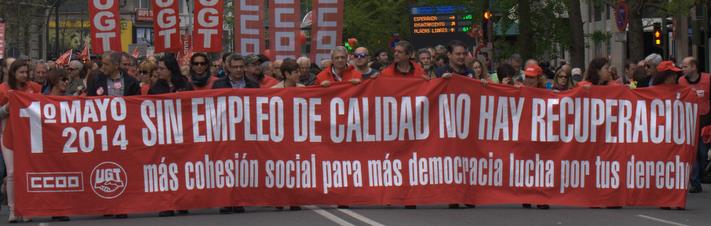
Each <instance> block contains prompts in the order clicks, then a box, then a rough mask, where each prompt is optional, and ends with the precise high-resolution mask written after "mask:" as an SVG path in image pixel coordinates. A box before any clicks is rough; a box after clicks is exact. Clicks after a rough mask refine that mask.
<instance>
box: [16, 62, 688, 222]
mask: <svg viewBox="0 0 711 226" xmlns="http://www.w3.org/2000/svg"><path fill="white" fill-rule="evenodd" d="M692 92H693V91H692V90H691V89H690V88H682V89H679V87H677V86H659V87H653V88H647V89H635V90H630V89H620V88H619V87H609V86H593V87H591V88H590V89H582V88H575V89H571V90H567V91H562V92H552V91H550V90H545V89H532V88H525V87H524V88H516V87H511V86H506V85H500V84H488V85H487V86H486V88H482V85H481V84H480V81H478V80H475V79H470V78H465V77H461V76H454V77H452V78H449V79H433V80H428V81H425V80H420V79H403V78H391V77H384V78H378V79H374V80H367V81H364V82H363V83H362V84H360V85H357V86H353V85H335V86H332V87H329V88H286V89H219V90H206V91H193V92H181V93H172V94H165V95H154V96H129V97H120V98H107V97H91V98H88V97H83V98H80V97H53V96H52V97H50V96H41V95H35V94H27V93H22V92H12V93H11V95H10V97H9V100H10V105H9V106H10V114H9V116H10V118H9V119H8V120H7V122H8V125H7V128H6V130H5V131H6V134H12V135H13V136H11V137H7V136H6V137H4V139H5V140H4V142H5V144H11V147H12V148H13V149H12V150H13V151H14V154H15V155H14V158H15V161H14V162H15V197H16V200H17V201H16V203H15V204H16V211H17V213H16V214H18V215H21V216H28V217H31V216H71V215H100V214H117V213H137V212H157V211H160V210H170V209H199V208H214V207H220V206H290V205H317V204H324V205H335V204H340V205H385V204H392V205H425V204H444V203H468V204H476V205H487V204H507V203H509V204H510V203H533V204H536V203H539V204H550V205H571V206H582V207H591V206H593V207H594V206H666V207H684V206H685V205H686V197H687V187H686V186H687V184H688V175H689V173H690V169H691V165H692V162H693V161H694V156H695V155H696V149H695V145H696V144H697V143H696V140H694V139H696V138H694V137H693V136H683V135H681V136H680V134H698V128H696V126H691V125H689V126H684V125H683V124H679V123H686V120H668V121H669V122H670V123H672V124H669V125H665V124H657V125H653V123H652V120H654V117H667V115H669V117H673V118H693V117H695V116H697V115H694V112H687V111H686V109H687V108H686V107H673V108H671V109H673V111H672V113H671V114H666V115H664V116H661V115H660V114H658V113H660V112H663V111H665V109H670V108H668V107H665V106H664V105H666V102H669V104H672V105H682V106H689V105H693V103H695V102H694V101H696V100H695V99H694V98H697V97H696V96H695V95H693V93H692ZM366 102H367V103H366ZM607 103H617V104H618V105H613V104H607ZM625 103H626V104H625ZM623 105H624V106H627V107H622V106H623ZM60 106H63V107H60ZM295 106H298V108H295ZM564 106H565V107H566V109H562V108H563V107H564ZM576 106H578V107H576ZM608 106H609V108H608ZM601 108H605V109H601ZM625 108H626V109H628V111H627V110H625V111H620V110H619V109H625ZM72 109H76V110H72ZM519 109H520V110H519ZM674 109H675V110H674ZM598 112H599V113H598ZM608 112H610V113H608ZM620 112H629V113H620ZM28 113H29V114H28ZM309 115H310V116H309ZM515 115H519V116H518V117H512V116H515ZM624 115H628V116H629V117H626V116H624ZM576 118H579V119H578V121H579V122H578V123H579V124H581V123H582V124H585V125H586V126H581V125H578V126H574V124H575V123H576V122H575V121H576ZM625 118H626V120H627V121H629V122H632V123H629V125H630V126H631V127H628V129H629V131H630V132H632V131H637V129H639V133H640V134H645V135H646V134H651V135H649V138H648V139H647V138H641V137H642V136H641V135H640V136H639V137H640V138H639V140H637V141H635V140H632V139H633V138H631V136H627V134H629V132H625V131H627V129H625V128H622V129H618V126H620V124H618V123H621V124H625V123H622V122H621V120H622V119H625ZM425 119H427V120H425ZM561 119H565V122H562V121H561ZM612 119H616V120H617V121H616V122H614V121H608V120H612ZM636 120H637V121H639V123H640V124H641V125H643V126H639V127H638V126H634V125H635V123H634V122H635V121H636ZM598 122H599V123H598ZM663 122H664V121H663ZM549 123H550V124H549ZM30 125H33V126H30ZM168 125H170V126H169V127H168ZM425 125H426V126H425ZM661 126H671V127H665V128H661ZM549 127H550V129H546V128H549ZM583 127H585V128H587V129H586V130H583ZM608 127H609V128H608ZM666 128H672V129H671V130H669V131H671V133H673V134H676V135H673V136H669V138H667V132H666V131H667V129H666ZM681 128H683V129H681ZM561 129H565V130H566V131H561ZM544 130H545V131H544ZM607 130H610V131H609V132H608V131H607ZM583 131H587V132H586V133H585V135H581V134H582V132H583ZM651 131H656V132H659V134H656V132H655V133H654V134H653V133H652V132H651ZM620 133H625V134H624V135H623V134H620ZM159 134H162V135H160V136H159ZM565 134H568V135H569V137H570V138H569V139H572V140H565V139H566V138H564V137H566V135H565ZM576 134H578V135H576ZM630 135H631V134H630ZM124 136H125V142H126V143H124V142H123V141H124V139H123V137H124ZM576 137H577V138H576ZM593 137H595V138H593ZM625 137H629V138H625ZM645 137H647V136H645ZM674 137H676V138H674ZM657 138H661V140H660V141H659V142H657V141H654V140H656V139H657ZM687 138H689V139H687ZM666 139H669V140H666ZM618 140H619V141H622V142H619V143H616V142H617V141H618ZM124 144H125V146H124ZM122 146H124V148H123V149H125V150H122ZM218 160H219V161H218ZM519 160H521V161H519ZM613 161H614V162H613ZM226 162H227V163H226ZM235 162H237V164H238V165H239V167H237V168H235ZM242 162H244V164H242ZM250 164H252V165H250ZM608 165H610V166H611V167H609V168H608V167H606V166H608ZM603 166H605V167H603ZM307 167H308V168H307ZM607 169H609V170H607ZM677 169H678V171H677ZM203 172H207V173H203ZM198 175H199V176H198ZM376 175H378V177H376ZM546 177H547V179H546ZM608 179H609V180H608ZM235 180H236V181H237V184H236V185H235ZM297 181H298V182H301V183H297ZM381 182H382V183H381ZM55 185H57V186H55ZM60 185H62V186H60ZM235 186H236V187H235Z"/></svg>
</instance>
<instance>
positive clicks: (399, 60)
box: [383, 40, 427, 78]
mask: <svg viewBox="0 0 711 226" xmlns="http://www.w3.org/2000/svg"><path fill="white" fill-rule="evenodd" d="M414 52H415V48H414V47H412V44H410V42H408V41H404V40H403V41H399V42H398V43H397V44H395V49H394V50H393V63H392V64H390V65H389V66H388V67H386V68H385V69H383V76H384V77H410V78H414V77H418V78H427V77H426V75H425V72H424V71H423V70H422V68H421V67H420V65H419V64H417V63H415V62H414V61H411V60H410V56H412V54H414Z"/></svg>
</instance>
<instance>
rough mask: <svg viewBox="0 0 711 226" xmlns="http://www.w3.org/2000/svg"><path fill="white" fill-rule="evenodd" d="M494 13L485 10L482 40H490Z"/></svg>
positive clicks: (482, 23)
mask: <svg viewBox="0 0 711 226" xmlns="http://www.w3.org/2000/svg"><path fill="white" fill-rule="evenodd" d="M493 16H494V15H493V14H492V13H491V11H489V10H484V14H482V20H481V31H482V33H481V34H482V36H483V37H482V40H484V42H489V23H490V21H491V17H493Z"/></svg>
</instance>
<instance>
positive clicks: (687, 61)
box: [679, 57, 711, 193]
mask: <svg viewBox="0 0 711 226" xmlns="http://www.w3.org/2000/svg"><path fill="white" fill-rule="evenodd" d="M697 65H698V61H697V60H696V58H694V57H687V58H684V60H683V61H682V63H681V68H682V70H683V72H684V76H681V77H679V85H682V86H691V87H692V89H694V91H695V92H696V94H697V95H698V96H699V98H701V101H700V102H699V114H700V115H701V118H700V120H699V122H700V124H699V131H701V128H704V127H706V126H711V112H709V103H710V102H711V93H709V92H710V91H711V75H709V73H701V72H699V70H698V67H697ZM698 140H699V145H698V146H697V155H696V162H695V163H694V167H693V170H692V173H691V178H690V179H691V187H689V192H690V193H698V192H701V191H702V190H703V189H702V188H701V177H703V172H704V170H706V161H707V159H708V149H709V146H708V145H709V144H706V143H704V141H703V139H701V135H699V138H698Z"/></svg>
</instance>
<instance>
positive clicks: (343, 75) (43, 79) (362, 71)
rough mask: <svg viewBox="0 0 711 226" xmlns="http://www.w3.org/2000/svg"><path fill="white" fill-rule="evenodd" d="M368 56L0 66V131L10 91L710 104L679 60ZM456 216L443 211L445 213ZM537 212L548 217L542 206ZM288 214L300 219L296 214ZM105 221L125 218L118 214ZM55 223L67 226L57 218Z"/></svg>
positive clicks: (446, 52) (463, 52)
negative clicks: (376, 93) (690, 93)
mask: <svg viewBox="0 0 711 226" xmlns="http://www.w3.org/2000/svg"><path fill="white" fill-rule="evenodd" d="M374 53H375V54H371V51H370V50H369V49H367V48H365V47H358V48H356V49H354V50H353V51H349V50H348V49H346V48H345V47H342V46H339V47H336V48H334V49H333V50H332V51H331V58H330V59H327V60H323V61H321V62H313V61H312V59H309V58H308V57H306V56H302V57H299V58H297V59H291V58H287V59H284V60H272V59H269V58H268V57H267V56H264V55H246V56H243V55H240V54H237V53H224V54H222V56H221V58H219V59H211V58H210V57H209V56H208V55H207V54H204V53H195V54H193V55H192V56H191V57H190V60H189V62H188V63H187V64H185V65H181V64H180V63H179V59H177V58H176V57H175V55H173V54H165V55H163V56H162V57H159V58H156V57H147V58H142V59H136V58H134V57H133V56H131V55H129V54H127V53H124V52H109V53H105V54H103V55H102V56H101V57H100V59H97V60H88V61H81V60H79V59H73V60H71V61H70V62H69V63H67V64H64V65H58V64H57V63H55V62H53V61H46V62H45V61H33V60H30V59H27V58H20V59H14V58H6V59H3V60H2V63H0V66H1V67H2V69H1V70H0V81H2V84H0V106H2V107H0V119H2V127H3V128H4V127H5V122H6V119H7V117H8V114H9V113H8V106H7V103H8V98H7V95H6V94H7V93H8V91H10V90H14V91H16V92H28V93H40V94H44V95H50V96H132V95H153V94H164V93H175V92H185V91H191V90H207V89H222V88H233V89H245V88H246V89H251V88H288V87H306V86H322V87H328V86H331V85H332V84H334V83H337V82H348V83H351V84H354V85H358V84H359V83H361V82H362V81H364V80H366V79H374V78H377V77H379V76H389V77H411V78H417V79H424V80H430V79H447V78H449V77H452V76H465V77H470V78H473V79H477V80H480V81H482V82H483V84H489V83H501V84H507V85H511V86H516V87H533V88H541V89H549V90H552V91H553V92H560V91H565V90H568V89H571V88H574V87H576V86H581V87H591V86H619V87H620V88H629V89H635V88H640V87H649V86H656V85H663V84H681V85H685V86H693V87H694V88H695V89H697V90H705V92H706V98H708V96H711V95H708V92H709V89H710V88H709V86H710V84H711V82H709V74H708V73H701V72H700V71H699V70H698V62H697V60H696V59H694V58H693V57H687V58H685V59H684V60H683V61H682V62H681V68H679V67H677V66H675V65H674V63H673V62H672V61H663V59H662V57H661V56H660V55H658V54H651V55H649V56H648V57H646V58H645V59H644V60H642V61H639V62H628V63H626V64H625V66H624V70H623V73H621V75H620V74H618V73H617V70H616V69H615V68H614V67H612V66H610V61H609V59H608V58H605V57H600V58H595V59H593V60H592V61H591V62H590V63H589V65H588V66H587V67H586V68H573V67H571V66H570V65H569V64H563V65H561V66H558V67H557V68H551V67H550V66H548V64H547V63H546V62H543V63H539V62H538V61H537V60H535V59H527V60H526V61H525V63H524V61H523V59H522V58H521V56H520V55H518V54H513V55H512V56H511V57H510V58H509V59H507V60H506V61H505V62H501V63H500V64H499V66H498V67H496V70H495V71H492V72H491V73H490V72H489V71H488V70H487V68H488V66H489V65H487V64H486V63H485V62H483V61H481V60H479V59H477V58H475V57H473V56H472V55H471V52H470V51H469V50H468V49H467V46H466V45H465V44H464V43H462V42H460V41H456V40H455V41H451V42H450V43H448V44H447V45H446V46H443V45H438V46H435V47H434V48H423V49H419V50H415V48H414V47H413V45H412V44H411V43H409V42H407V41H400V42H398V43H397V44H396V45H395V47H394V48H393V49H392V59H391V58H390V56H391V55H390V53H389V51H385V50H380V51H375V52H374ZM710 116H711V114H708V113H706V114H705V115H704V116H702V119H701V120H700V122H701V126H702V127H703V126H708V125H711V117H710ZM1 132H2V131H1V130H0V136H2V133H1ZM2 147H3V148H2V149H3V150H2V156H0V157H2V158H3V159H4V161H0V164H4V166H0V168H1V169H2V170H3V171H2V172H0V175H6V177H5V186H4V188H5V190H6V194H7V198H8V199H7V202H8V206H9V208H10V219H9V221H10V222H18V221H27V220H29V219H27V218H23V217H20V216H16V215H15V213H14V210H13V208H14V201H15V200H14V198H13V194H14V193H13V158H12V152H11V151H8V150H7V149H6V148H5V146H4V145H3V146H2ZM698 149H699V151H698V157H697V159H698V162H697V163H696V164H695V166H694V169H695V171H694V175H692V177H691V178H692V179H691V182H690V183H691V187H690V192H701V181H700V179H701V173H700V172H701V171H703V167H704V166H706V163H705V161H706V160H707V158H708V156H707V150H708V147H707V146H706V144H704V143H703V142H702V140H701V139H699V147H698ZM458 206H459V205H458V204H451V205H450V207H452V208H455V207H458ZM468 206H469V207H473V206H471V205H468ZM537 206H538V208H543V209H547V208H548V205H546V204H537ZM524 207H528V208H530V207H531V205H530V204H524ZM291 208H292V209H299V207H298V206H292V207H291ZM407 208H415V207H414V206H407ZM234 212H244V208H243V207H239V206H232V207H224V208H221V209H220V213H234ZM176 213H177V214H185V213H187V211H186V210H179V211H173V210H166V211H162V212H160V214H159V215H160V216H173V215H175V214H176ZM113 216H115V217H118V218H124V217H126V215H125V214H118V215H113ZM54 219H57V220H69V218H68V217H63V216H57V217H54Z"/></svg>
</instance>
